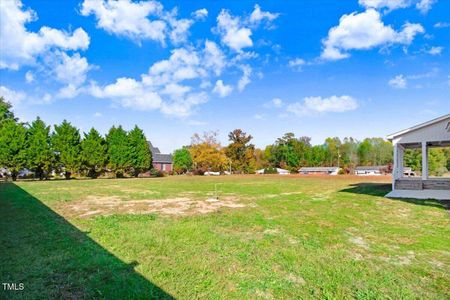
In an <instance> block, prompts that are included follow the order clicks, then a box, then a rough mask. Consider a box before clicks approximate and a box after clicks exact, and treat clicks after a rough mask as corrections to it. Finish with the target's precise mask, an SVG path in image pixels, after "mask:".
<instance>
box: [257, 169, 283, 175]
mask: <svg viewBox="0 0 450 300" xmlns="http://www.w3.org/2000/svg"><path fill="white" fill-rule="evenodd" d="M276 170H277V173H278V174H279V175H288V174H290V173H291V172H289V170H285V169H281V168H276ZM265 171H266V169H260V170H256V172H255V173H256V174H265Z"/></svg>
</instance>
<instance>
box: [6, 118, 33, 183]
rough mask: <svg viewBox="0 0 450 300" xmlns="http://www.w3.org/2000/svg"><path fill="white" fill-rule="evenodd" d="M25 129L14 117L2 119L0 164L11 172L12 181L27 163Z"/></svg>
mask: <svg viewBox="0 0 450 300" xmlns="http://www.w3.org/2000/svg"><path fill="white" fill-rule="evenodd" d="M26 136H27V131H26V129H25V127H24V126H23V125H22V124H18V123H16V121H15V120H14V119H6V120H3V121H2V126H1V127H0V166H2V167H5V168H7V169H8V171H9V172H11V177H12V179H13V181H15V180H16V178H17V174H18V173H19V171H20V170H21V169H23V168H24V167H25V166H26V163H27V153H26V148H27V140H26Z"/></svg>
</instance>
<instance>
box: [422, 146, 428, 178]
mask: <svg viewBox="0 0 450 300" xmlns="http://www.w3.org/2000/svg"><path fill="white" fill-rule="evenodd" d="M427 179H428V147H427V142H426V141H425V142H422V180H427Z"/></svg>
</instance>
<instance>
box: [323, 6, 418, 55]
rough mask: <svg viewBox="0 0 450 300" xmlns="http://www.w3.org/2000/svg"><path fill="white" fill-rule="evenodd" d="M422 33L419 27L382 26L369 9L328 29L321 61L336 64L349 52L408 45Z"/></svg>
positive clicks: (376, 13) (345, 17)
mask: <svg viewBox="0 0 450 300" xmlns="http://www.w3.org/2000/svg"><path fill="white" fill-rule="evenodd" d="M423 32H425V30H424V28H423V27H422V25H420V24H412V23H405V24H404V25H403V27H402V30H401V31H396V30H394V29H393V28H392V27H391V26H389V25H385V24H384V23H383V22H382V20H381V16H380V13H379V12H378V11H376V10H374V9H368V10H366V11H365V12H362V13H356V12H354V13H351V14H349V15H343V16H342V17H341V19H340V20H339V25H338V26H335V27H333V28H331V29H330V31H329V32H328V36H327V38H325V39H324V40H323V41H322V43H323V46H324V47H323V51H322V54H321V57H322V58H323V59H326V60H338V59H343V58H347V57H349V56H350V54H349V51H350V50H367V49H371V48H374V47H379V46H389V45H392V44H403V45H409V44H411V42H412V41H413V39H414V37H415V36H416V35H417V34H419V33H423Z"/></svg>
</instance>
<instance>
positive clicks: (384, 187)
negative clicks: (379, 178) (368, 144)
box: [340, 182, 446, 209]
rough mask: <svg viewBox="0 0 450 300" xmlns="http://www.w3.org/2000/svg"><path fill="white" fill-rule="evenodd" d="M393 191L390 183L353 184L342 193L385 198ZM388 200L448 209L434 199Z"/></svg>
mask: <svg viewBox="0 0 450 300" xmlns="http://www.w3.org/2000/svg"><path fill="white" fill-rule="evenodd" d="M391 189H392V184H390V183H374V182H361V183H355V184H351V185H350V188H346V189H343V190H341V191H340V192H345V193H354V194H362V195H370V196H378V197H384V196H385V195H386V194H387V193H389V192H390V191H391ZM386 199H390V200H393V201H403V202H407V203H411V204H416V205H423V206H431V207H437V208H442V209H446V207H445V204H444V203H442V202H439V201H437V200H433V199H404V198H386Z"/></svg>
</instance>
